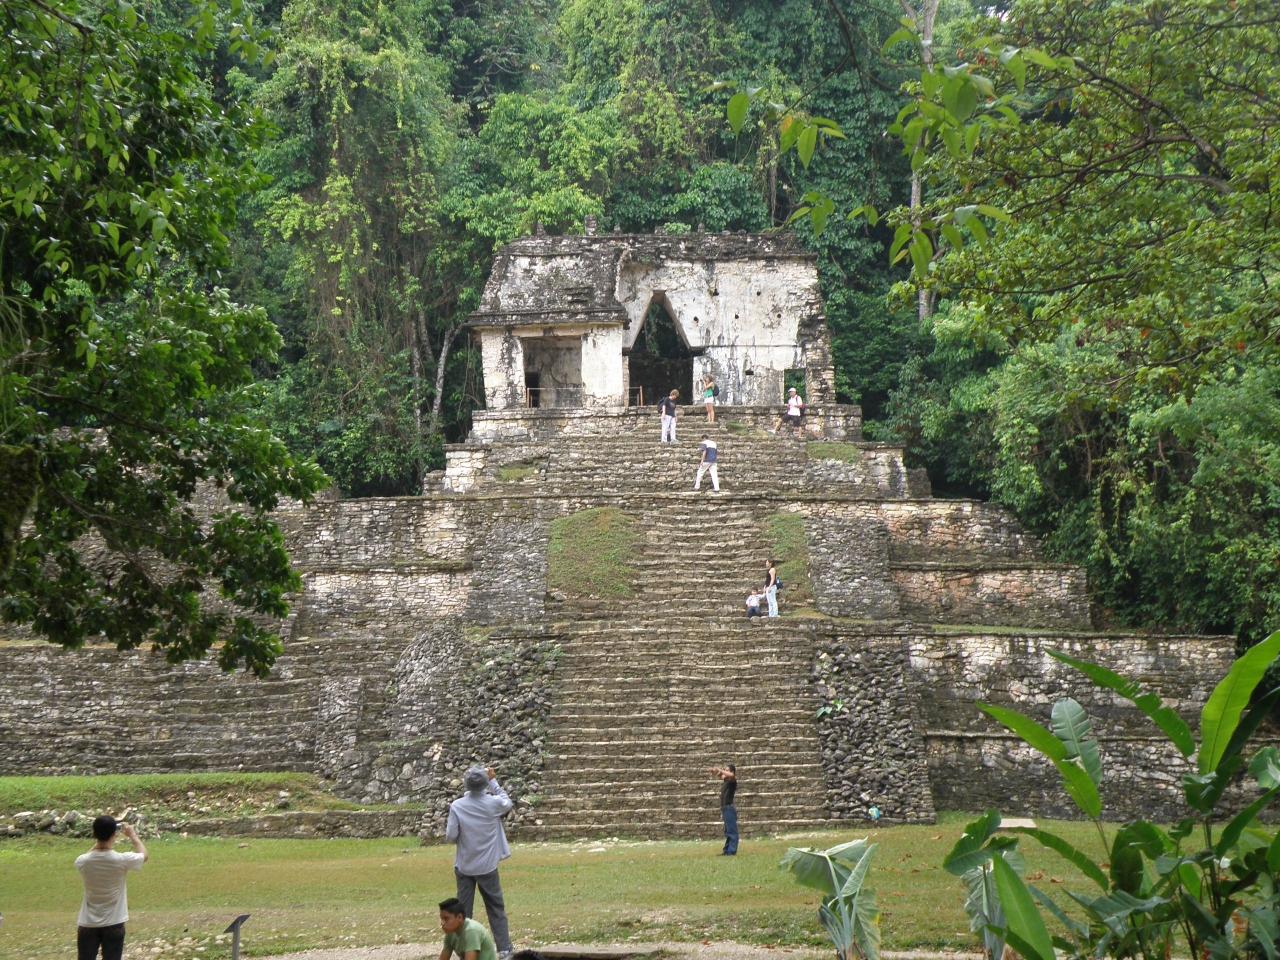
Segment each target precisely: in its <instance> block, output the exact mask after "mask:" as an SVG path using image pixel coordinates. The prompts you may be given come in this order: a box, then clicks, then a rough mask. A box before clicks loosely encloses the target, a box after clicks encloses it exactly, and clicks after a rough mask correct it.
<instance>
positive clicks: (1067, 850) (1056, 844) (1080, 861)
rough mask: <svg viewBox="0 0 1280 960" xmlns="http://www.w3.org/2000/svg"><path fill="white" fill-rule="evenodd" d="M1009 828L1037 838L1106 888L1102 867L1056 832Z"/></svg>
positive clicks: (1036, 828)
mask: <svg viewBox="0 0 1280 960" xmlns="http://www.w3.org/2000/svg"><path fill="white" fill-rule="evenodd" d="M1009 830H1010V832H1011V833H1022V834H1026V835H1027V836H1028V837H1031V838H1032V839H1033V840H1038V841H1039V842H1040V843H1042V844H1043V845H1044V846H1046V847H1048V848H1049V849H1050V850H1052V851H1053V852H1054V853H1057V854H1058V855H1059V856H1061V857H1063V858H1064V859H1065V860H1067V861H1068V862H1069V863H1071V864H1072V865H1073V866H1074V867H1075V868H1076V869H1077V870H1079V871H1080V872H1081V873H1083V874H1084V875H1085V876H1086V877H1088V878H1089V879H1090V880H1092V881H1093V882H1094V883H1096V884H1097V885H1098V886H1100V887H1101V888H1102V889H1103V890H1105V889H1107V875H1106V873H1104V872H1103V870H1102V868H1101V867H1100V866H1098V865H1097V864H1096V863H1094V862H1093V860H1092V859H1090V857H1089V856H1088V855H1087V854H1085V853H1083V852H1082V851H1081V850H1079V849H1077V848H1076V847H1073V846H1072V845H1071V844H1070V843H1068V842H1067V841H1066V840H1063V839H1062V838H1061V837H1059V836H1058V835H1057V834H1054V833H1050V832H1049V831H1048V830H1041V829H1040V828H1038V827H1010V828H1009Z"/></svg>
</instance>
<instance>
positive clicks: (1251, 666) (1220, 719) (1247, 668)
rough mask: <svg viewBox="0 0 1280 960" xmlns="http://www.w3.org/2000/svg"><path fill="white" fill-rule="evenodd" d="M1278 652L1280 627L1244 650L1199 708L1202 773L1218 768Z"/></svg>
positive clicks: (1279, 653) (1279, 647)
mask: <svg viewBox="0 0 1280 960" xmlns="http://www.w3.org/2000/svg"><path fill="white" fill-rule="evenodd" d="M1277 655H1280V630H1277V631H1276V632H1275V633H1273V634H1271V636H1269V637H1267V639H1265V640H1263V641H1262V642H1261V643H1258V644H1255V645H1254V646H1252V647H1250V648H1249V649H1248V650H1247V651H1245V653H1244V654H1243V655H1242V656H1240V657H1239V658H1237V659H1236V662H1235V663H1233V664H1232V665H1231V669H1230V670H1228V671H1227V675H1226V676H1225V677H1223V678H1222V680H1221V681H1220V682H1219V683H1218V685H1217V686H1216V687H1214V689H1213V693H1211V694H1210V695H1209V699H1208V701H1207V702H1206V703H1205V705H1204V708H1203V709H1202V710H1201V711H1200V752H1199V754H1198V756H1197V758H1196V759H1197V761H1198V765H1199V769H1200V772H1201V773H1208V772H1210V771H1211V770H1215V769H1217V766H1218V763H1219V762H1220V761H1221V760H1222V758H1223V756H1224V754H1226V752H1227V745H1228V744H1229V743H1230V742H1231V738H1232V735H1233V734H1234V733H1235V731H1236V725H1237V724H1239V722H1240V715H1241V714H1242V713H1243V712H1244V709H1245V707H1246V706H1248V704H1249V698H1250V697H1252V696H1253V691H1254V689H1255V688H1256V687H1257V686H1258V683H1259V682H1260V681H1261V680H1262V677H1263V675H1264V674H1265V673H1266V672H1267V667H1269V666H1271V664H1272V663H1273V662H1275V659H1276V656H1277Z"/></svg>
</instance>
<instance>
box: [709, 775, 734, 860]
mask: <svg viewBox="0 0 1280 960" xmlns="http://www.w3.org/2000/svg"><path fill="white" fill-rule="evenodd" d="M711 772H712V773H713V774H714V775H715V776H717V777H719V778H720V816H721V818H722V819H723V820H724V849H723V850H722V851H720V855H721V856H724V857H732V856H735V855H736V854H737V852H738V808H737V807H735V806H734V805H733V795H734V794H735V793H736V792H737V790H738V772H737V768H736V767H734V765H733V764H732V763H731V764H729V765H728V766H725V767H712V768H711Z"/></svg>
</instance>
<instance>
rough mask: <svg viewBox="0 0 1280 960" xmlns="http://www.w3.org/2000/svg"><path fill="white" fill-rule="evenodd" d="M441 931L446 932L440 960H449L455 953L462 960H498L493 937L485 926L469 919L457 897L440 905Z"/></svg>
mask: <svg viewBox="0 0 1280 960" xmlns="http://www.w3.org/2000/svg"><path fill="white" fill-rule="evenodd" d="M440 929H441V930H443V931H444V948H443V949H442V950H441V951H440V960H449V958H450V957H451V956H453V954H455V953H456V954H457V955H458V957H459V958H460V960H498V948H497V947H495V946H494V945H493V937H492V936H491V935H490V934H489V931H488V930H486V929H485V928H484V926H483V925H481V924H480V923H477V922H476V921H475V920H471V919H469V918H468V917H467V913H466V911H465V910H464V909H463V907H462V901H461V900H459V899H458V898H457V897H450V898H449V899H448V900H445V901H443V902H442V903H441V904H440Z"/></svg>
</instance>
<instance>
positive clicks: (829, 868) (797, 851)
mask: <svg viewBox="0 0 1280 960" xmlns="http://www.w3.org/2000/svg"><path fill="white" fill-rule="evenodd" d="M778 865H779V866H780V867H784V868H786V869H787V870H790V871H791V874H792V876H794V877H795V878H796V881H797V882H798V883H800V884H801V885H803V886H806V887H810V888H812V889H814V890H817V891H819V892H820V893H822V894H823V895H824V896H828V897H834V896H835V895H836V892H837V891H838V890H839V889H840V882H841V881H843V871H841V875H840V876H837V872H836V865H835V864H834V863H832V862H831V858H830V857H829V856H827V854H826V853H825V852H819V851H817V850H810V849H808V848H807V847H791V848H790V849H789V850H787V852H786V853H785V854H783V857H782V862H781V863H779V864H778Z"/></svg>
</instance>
